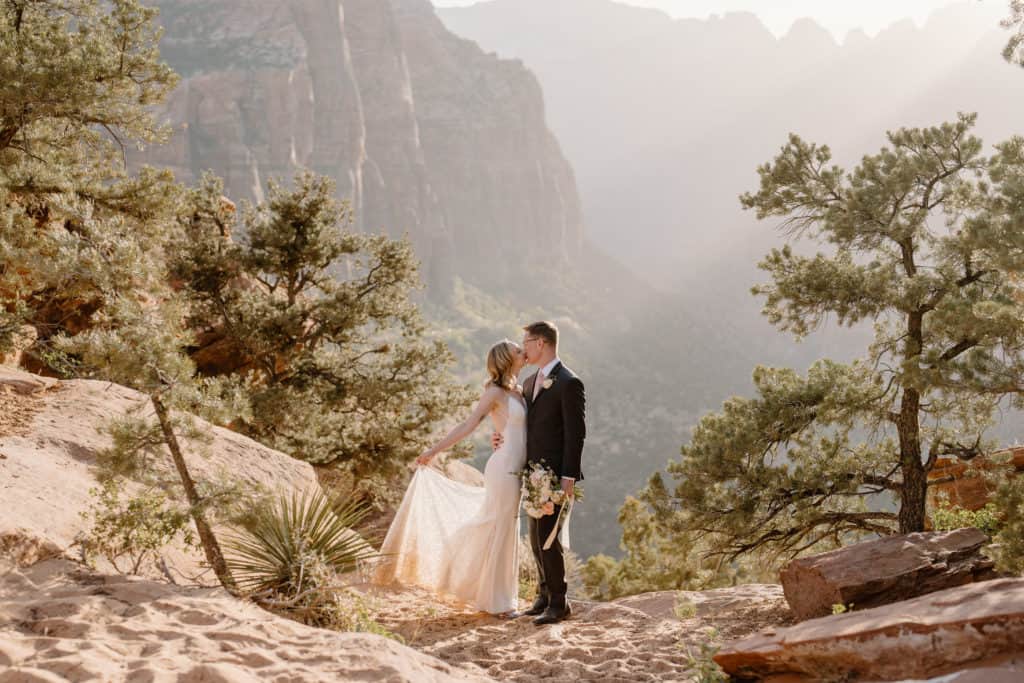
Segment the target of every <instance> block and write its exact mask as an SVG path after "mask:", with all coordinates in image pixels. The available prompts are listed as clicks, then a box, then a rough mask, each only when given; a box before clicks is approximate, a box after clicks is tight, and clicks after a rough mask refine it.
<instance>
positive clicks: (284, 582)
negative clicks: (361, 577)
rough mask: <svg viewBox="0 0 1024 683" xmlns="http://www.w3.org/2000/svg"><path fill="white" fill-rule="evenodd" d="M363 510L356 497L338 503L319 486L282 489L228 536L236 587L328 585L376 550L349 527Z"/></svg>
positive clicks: (287, 590)
mask: <svg viewBox="0 0 1024 683" xmlns="http://www.w3.org/2000/svg"><path fill="white" fill-rule="evenodd" d="M366 512H367V508H366V506H365V504H362V503H359V502H352V503H347V504H343V505H338V506H336V505H334V504H332V502H331V500H330V499H329V498H328V497H327V496H325V495H324V494H323V493H322V492H320V491H315V492H307V493H301V494H300V493H297V492H294V493H292V494H291V495H290V496H284V495H283V496H281V497H280V498H279V499H278V501H277V502H276V504H274V505H272V506H270V507H267V508H263V509H261V510H257V511H256V512H255V514H254V515H253V517H252V518H251V522H250V523H249V524H248V525H247V526H246V528H244V529H242V530H240V532H239V533H237V534H235V535H233V536H231V537H230V538H228V539H227V540H226V542H225V546H226V548H227V549H228V566H229V567H230V568H231V571H232V573H233V574H234V576H235V579H236V581H237V582H238V585H239V587H241V588H242V589H244V590H245V591H247V592H249V593H251V594H253V595H255V596H259V597H265V598H271V599H277V598H292V599H296V598H299V597H300V596H301V595H303V594H304V593H308V592H310V591H318V590H323V589H328V587H329V586H330V584H331V579H332V578H333V577H334V576H336V575H338V574H343V573H345V572H349V571H351V570H353V569H355V568H356V566H357V564H358V563H359V562H361V561H363V560H369V559H371V558H374V557H376V556H377V552H376V551H375V550H374V549H373V547H372V546H370V545H369V544H368V543H367V542H366V541H365V540H364V539H363V538H362V537H360V536H359V534H357V533H356V532H354V531H352V528H353V527H355V526H356V525H357V524H359V522H360V521H361V520H362V519H363V517H364V516H365V515H366Z"/></svg>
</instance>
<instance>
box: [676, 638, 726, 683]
mask: <svg viewBox="0 0 1024 683" xmlns="http://www.w3.org/2000/svg"><path fill="white" fill-rule="evenodd" d="M707 638H708V639H707V641H705V642H703V643H701V645H700V650H699V651H698V652H694V651H693V650H690V649H687V651H686V665H687V666H688V667H689V668H690V671H691V672H692V673H693V674H694V676H695V678H694V680H695V681H697V683H726V681H728V680H729V677H728V676H727V675H726V674H725V672H724V671H722V667H720V666H718V664H716V663H715V660H714V656H715V655H716V654H717V653H718V650H719V647H718V645H715V644H714V641H715V640H716V639H717V638H718V631H716V630H715V629H713V628H712V629H708V631H707Z"/></svg>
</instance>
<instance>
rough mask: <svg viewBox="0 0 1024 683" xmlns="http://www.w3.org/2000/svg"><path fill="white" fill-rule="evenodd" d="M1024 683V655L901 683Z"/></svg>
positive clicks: (1000, 658) (986, 661)
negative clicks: (1023, 682) (1021, 682)
mask: <svg viewBox="0 0 1024 683" xmlns="http://www.w3.org/2000/svg"><path fill="white" fill-rule="evenodd" d="M1020 681H1024V654H1017V655H1010V656H1004V657H994V658H992V659H986V660H984V661H983V662H979V663H976V664H972V665H971V666H970V667H968V668H966V669H962V670H960V671H955V672H953V673H948V674H944V675H942V676H937V677H935V678H929V679H927V680H922V679H916V680H909V679H908V680H904V681H900V683H1020Z"/></svg>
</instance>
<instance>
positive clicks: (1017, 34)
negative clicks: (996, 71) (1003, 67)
mask: <svg viewBox="0 0 1024 683" xmlns="http://www.w3.org/2000/svg"><path fill="white" fill-rule="evenodd" d="M1003 27H1004V28H1008V29H1011V30H1012V31H1013V32H1014V34H1013V35H1012V36H1010V39H1009V40H1008V41H1007V42H1006V47H1005V48H1004V49H1003V57H1004V58H1005V59H1006V61H1008V62H1011V63H1015V64H1020V65H1021V66H1024V0H1010V16H1009V17H1007V18H1006V19H1004V20H1003Z"/></svg>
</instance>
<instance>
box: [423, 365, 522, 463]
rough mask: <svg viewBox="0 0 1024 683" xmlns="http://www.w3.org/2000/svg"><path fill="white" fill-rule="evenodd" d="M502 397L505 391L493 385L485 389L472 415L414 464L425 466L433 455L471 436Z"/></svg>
mask: <svg viewBox="0 0 1024 683" xmlns="http://www.w3.org/2000/svg"><path fill="white" fill-rule="evenodd" d="M504 395H505V391H504V390H503V389H502V388H501V387H496V386H493V385H491V386H489V387H487V388H486V389H485V390H484V393H483V395H482V396H481V397H480V400H479V401H478V402H477V404H476V408H474V409H473V413H472V414H471V415H470V416H469V417H467V418H466V419H465V420H463V421H462V422H460V423H459V424H458V425H456V426H455V427H454V428H453V429H452V430H451V431H450V432H448V434H447V435H446V436H445V437H444V438H443V439H441V440H440V441H438V442H437V443H436V444H434V445H433V446H431V447H430V448H428V449H427V450H425V451H423V453H422V454H421V455H420V456H419V457H418V458H416V464H417V465H426V464H427V463H429V462H430V461H431V459H433V457H434V456H435V455H437V454H438V453H440V452H441V451H443V450H446V449H448V448H451V447H452V446H454V445H455V444H457V443H458V442H460V441H462V440H463V439H465V438H466V437H467V436H469V435H470V434H472V433H473V430H475V429H476V428H477V427H478V426H479V425H480V423H481V422H482V421H483V419H484V418H485V417H487V414H488V413H490V412H491V410H492V409H493V408H494V405H495V403H497V402H498V400H499V399H500V398H502V397H503V396H504Z"/></svg>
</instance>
